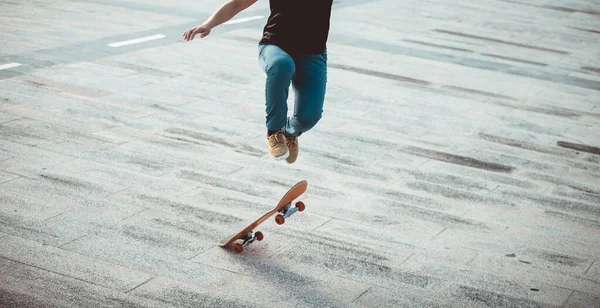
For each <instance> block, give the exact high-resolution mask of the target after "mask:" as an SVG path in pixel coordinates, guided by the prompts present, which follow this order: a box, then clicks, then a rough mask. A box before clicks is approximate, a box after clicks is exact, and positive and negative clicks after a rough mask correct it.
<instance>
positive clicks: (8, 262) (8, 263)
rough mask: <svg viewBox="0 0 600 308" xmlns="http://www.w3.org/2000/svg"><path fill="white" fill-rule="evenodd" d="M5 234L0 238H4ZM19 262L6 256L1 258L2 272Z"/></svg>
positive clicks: (0, 267) (0, 266)
mask: <svg viewBox="0 0 600 308" xmlns="http://www.w3.org/2000/svg"><path fill="white" fill-rule="evenodd" d="M3 237H4V235H0V238H3ZM17 264H18V263H17V262H15V261H12V260H9V259H6V258H0V273H1V272H5V271H6V270H7V269H9V268H11V267H13V266H15V265H17Z"/></svg>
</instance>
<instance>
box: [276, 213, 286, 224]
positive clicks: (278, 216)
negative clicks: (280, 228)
mask: <svg viewBox="0 0 600 308" xmlns="http://www.w3.org/2000/svg"><path fill="white" fill-rule="evenodd" d="M275 222H276V223H277V224H278V225H283V223H284V222H285V218H283V215H281V214H279V215H277V216H275Z"/></svg>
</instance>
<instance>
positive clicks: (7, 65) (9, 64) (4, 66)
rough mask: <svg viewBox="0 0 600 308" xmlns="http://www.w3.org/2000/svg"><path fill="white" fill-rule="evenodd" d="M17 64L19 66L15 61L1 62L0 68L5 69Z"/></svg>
mask: <svg viewBox="0 0 600 308" xmlns="http://www.w3.org/2000/svg"><path fill="white" fill-rule="evenodd" d="M17 66H21V64H19V63H15V62H12V63H7V64H2V65H0V70H5V69H9V68H13V67H17Z"/></svg>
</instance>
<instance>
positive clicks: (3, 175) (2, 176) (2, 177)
mask: <svg viewBox="0 0 600 308" xmlns="http://www.w3.org/2000/svg"><path fill="white" fill-rule="evenodd" d="M19 177H20V176H19V175H16V174H14V173H8V172H4V171H0V183H4V182H8V181H10V180H14V179H16V178H19Z"/></svg>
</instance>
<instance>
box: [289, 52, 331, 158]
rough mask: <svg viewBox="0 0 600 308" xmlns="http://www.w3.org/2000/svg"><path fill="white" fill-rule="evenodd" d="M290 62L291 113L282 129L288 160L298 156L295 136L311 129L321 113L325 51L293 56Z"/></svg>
mask: <svg viewBox="0 0 600 308" xmlns="http://www.w3.org/2000/svg"><path fill="white" fill-rule="evenodd" d="M294 61H295V64H296V75H295V76H294V78H293V80H292V86H293V88H294V94H295V105H294V114H293V115H292V116H291V117H289V118H288V119H287V121H286V127H285V132H284V136H285V140H286V144H287V147H288V148H289V151H290V155H289V157H288V158H287V162H288V163H293V162H295V161H296V158H297V156H298V138H297V137H298V136H300V135H302V134H303V133H305V132H307V131H309V130H310V129H312V128H313V127H314V126H315V125H316V124H317V122H318V121H319V120H320V119H321V115H322V114H323V103H324V101H325V90H326V85H327V51H325V52H324V53H323V54H320V55H302V56H297V57H295V59H294Z"/></svg>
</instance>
